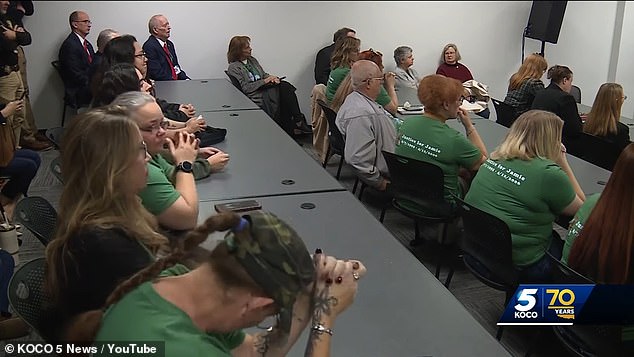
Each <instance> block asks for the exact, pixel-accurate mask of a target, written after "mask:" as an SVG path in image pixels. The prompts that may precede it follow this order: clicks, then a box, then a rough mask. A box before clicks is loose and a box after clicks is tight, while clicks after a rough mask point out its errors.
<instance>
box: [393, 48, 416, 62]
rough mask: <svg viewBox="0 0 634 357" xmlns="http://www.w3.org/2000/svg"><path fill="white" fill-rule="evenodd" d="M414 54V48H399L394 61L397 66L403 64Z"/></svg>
mask: <svg viewBox="0 0 634 357" xmlns="http://www.w3.org/2000/svg"><path fill="white" fill-rule="evenodd" d="M411 54H412V48H411V47H409V46H399V47H396V49H395V50H394V61H395V62H396V66H397V67H398V65H400V64H401V61H402V60H404V59H405V58H407V56H409V55H411Z"/></svg>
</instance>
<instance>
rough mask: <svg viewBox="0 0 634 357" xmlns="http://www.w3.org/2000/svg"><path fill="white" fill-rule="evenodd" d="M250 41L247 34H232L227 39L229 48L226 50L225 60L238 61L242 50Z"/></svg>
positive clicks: (229, 61)
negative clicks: (229, 38)
mask: <svg viewBox="0 0 634 357" xmlns="http://www.w3.org/2000/svg"><path fill="white" fill-rule="evenodd" d="M250 43H251V38H249V36H233V37H232V38H231V40H230V41H229V49H228V50H227V62H228V63H231V62H236V61H240V59H241V58H242V50H243V49H244V48H245V47H247V46H248V45H249V44H250Z"/></svg>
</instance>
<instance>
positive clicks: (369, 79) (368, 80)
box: [364, 77, 385, 83]
mask: <svg viewBox="0 0 634 357" xmlns="http://www.w3.org/2000/svg"><path fill="white" fill-rule="evenodd" d="M373 80H377V81H380V82H381V83H383V82H384V81H385V78H383V77H372V78H368V79H366V80H364V82H368V83H370V82H372V81H373Z"/></svg>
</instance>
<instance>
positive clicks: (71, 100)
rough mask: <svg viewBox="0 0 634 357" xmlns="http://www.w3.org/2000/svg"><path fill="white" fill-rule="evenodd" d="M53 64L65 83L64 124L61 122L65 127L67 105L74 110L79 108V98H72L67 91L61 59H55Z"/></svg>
mask: <svg viewBox="0 0 634 357" xmlns="http://www.w3.org/2000/svg"><path fill="white" fill-rule="evenodd" d="M51 65H52V66H53V68H55V71H56V72H57V74H58V75H59V78H60V79H61V80H62V83H64V104H63V106H64V109H63V110H62V124H61V126H62V127H63V126H64V121H65V120H66V107H70V108H71V109H74V110H79V105H78V104H77V99H76V98H72V96H71V95H69V94H68V93H67V91H66V83H65V82H64V76H63V75H62V65H61V63H60V61H58V60H55V61H53V62H51Z"/></svg>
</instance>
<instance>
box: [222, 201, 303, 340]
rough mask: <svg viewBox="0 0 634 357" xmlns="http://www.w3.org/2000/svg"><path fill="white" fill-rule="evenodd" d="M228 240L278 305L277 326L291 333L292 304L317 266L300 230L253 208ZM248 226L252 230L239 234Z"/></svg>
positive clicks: (229, 234) (252, 274) (228, 235)
mask: <svg viewBox="0 0 634 357" xmlns="http://www.w3.org/2000/svg"><path fill="white" fill-rule="evenodd" d="M242 217H243V219H242V220H241V223H240V224H239V225H238V227H236V228H234V229H233V230H232V231H231V232H229V233H227V235H226V237H225V241H226V242H227V247H228V248H229V251H230V252H231V253H232V254H234V255H235V257H236V258H237V260H238V262H240V264H241V265H242V266H243V267H244V269H245V270H246V271H247V273H248V274H249V276H251V278H252V279H253V280H254V281H255V282H256V283H257V284H258V285H259V286H260V287H261V288H262V290H264V292H265V293H266V294H267V295H268V296H269V297H271V298H272V299H273V300H274V301H275V303H276V304H277V305H278V307H279V322H278V327H279V328H280V329H281V330H282V331H283V332H285V333H289V332H290V329H291V322H292V318H293V305H294V304H295V298H296V297H297V295H298V294H299V292H300V291H302V290H303V289H305V288H306V287H307V286H308V285H309V284H310V283H312V282H313V280H314V278H315V266H314V264H313V259H312V258H311V256H310V254H309V253H308V250H307V249H306V246H305V245H304V242H303V241H302V239H301V238H300V237H299V235H298V234H297V232H295V230H294V229H293V228H291V227H290V226H289V225H288V224H286V223H285V222H284V221H282V220H280V219H279V218H277V216H275V215H274V214H272V213H269V212H264V211H256V212H250V213H249V214H247V215H244V216H242ZM245 229H248V232H249V233H250V234H248V235H246V234H236V233H234V232H240V231H243V230H245Z"/></svg>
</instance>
